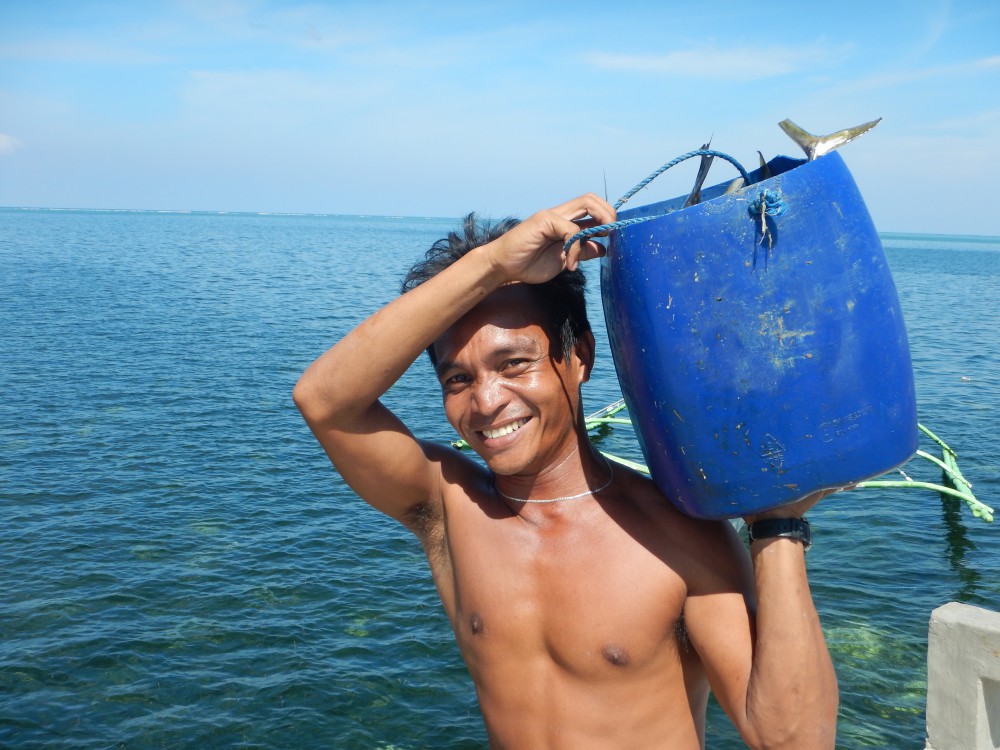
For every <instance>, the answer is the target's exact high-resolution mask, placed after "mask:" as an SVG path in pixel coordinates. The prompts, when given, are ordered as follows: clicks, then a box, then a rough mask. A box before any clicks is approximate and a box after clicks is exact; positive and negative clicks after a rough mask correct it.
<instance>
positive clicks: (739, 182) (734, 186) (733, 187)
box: [726, 177, 743, 195]
mask: <svg viewBox="0 0 1000 750" xmlns="http://www.w3.org/2000/svg"><path fill="white" fill-rule="evenodd" d="M742 187H743V178H742V177H737V178H736V179H735V180H733V181H732V182H730V183H729V187H727V188H726V195H732V194H733V193H735V192H736V191H737V190H739V189H740V188H742Z"/></svg>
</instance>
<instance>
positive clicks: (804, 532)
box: [747, 518, 812, 549]
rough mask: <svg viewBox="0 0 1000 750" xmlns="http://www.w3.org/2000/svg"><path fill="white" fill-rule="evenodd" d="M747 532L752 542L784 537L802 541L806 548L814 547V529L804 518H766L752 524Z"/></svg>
mask: <svg viewBox="0 0 1000 750" xmlns="http://www.w3.org/2000/svg"><path fill="white" fill-rule="evenodd" d="M747 533H748V534H749V535H750V542H751V543H753V542H755V541H757V540H758V539H773V538H774V537H784V538H786V539H795V540H796V541H799V542H802V544H803V545H805V548H806V549H809V548H810V547H812V531H811V530H810V528H809V522H808V521H807V520H806V519H804V518H765V519H764V520H762V521H755V522H754V523H752V524H750V526H749V527H748V528H747Z"/></svg>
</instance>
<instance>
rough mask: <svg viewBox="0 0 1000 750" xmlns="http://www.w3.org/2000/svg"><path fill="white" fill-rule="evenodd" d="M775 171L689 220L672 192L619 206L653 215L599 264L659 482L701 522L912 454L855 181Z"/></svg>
mask: <svg viewBox="0 0 1000 750" xmlns="http://www.w3.org/2000/svg"><path fill="white" fill-rule="evenodd" d="M768 167H769V169H770V171H771V174H772V175H773V176H772V177H770V178H769V179H766V180H763V181H761V182H758V183H754V184H751V185H750V186H749V187H745V188H743V189H742V190H739V191H737V192H736V193H734V194H731V195H726V194H724V193H725V189H726V184H720V185H716V186H714V187H712V188H708V189H706V190H704V191H703V196H704V200H703V202H702V203H700V204H698V205H695V206H692V207H689V208H684V209H682V208H681V206H682V205H683V203H684V200H685V198H686V196H682V197H679V198H676V199H674V200H671V201H664V202H661V203H656V204H652V205H648V206H644V207H640V208H635V209H631V210H626V211H620V212H619V214H618V218H619V219H629V218H635V217H640V216H655V217H657V218H654V219H651V220H648V221H645V222H643V223H638V224H634V225H631V226H625V227H622V228H620V229H616V230H615V231H613V232H612V233H611V235H610V237H609V242H608V253H607V256H606V257H605V259H604V260H603V261H602V266H601V290H602V297H603V302H604V313H605V319H606V322H607V327H608V334H609V339H610V343H611V351H612V354H613V356H614V361H615V368H616V369H617V372H618V380H619V383H620V385H621V388H622V394H623V395H624V397H625V401H626V403H627V405H628V410H629V413H630V415H631V417H632V422H633V424H634V426H635V429H636V434H637V437H638V439H639V443H640V445H641V447H642V451H643V454H644V455H645V458H646V462H647V464H648V466H649V469H650V472H651V475H652V478H653V481H654V482H655V483H656V484H657V486H658V487H659V488H660V490H661V491H662V492H663V493H664V494H665V495H666V496H667V497H668V498H669V499H670V500H671V501H672V502H673V503H674V504H675V505H676V506H677V507H678V508H679V509H680V510H681V511H682V512H684V513H686V514H688V515H691V516H695V517H699V518H731V517H736V516H743V515H747V514H751V513H756V512H760V511H763V510H768V509H771V508H776V507H779V506H781V505H786V504H788V503H792V502H794V501H796V500H799V499H801V498H803V497H805V496H806V495H808V494H811V493H812V492H815V491H817V490H823V489H831V488H839V487H844V486H847V485H851V484H854V483H856V482H860V481H863V480H865V479H870V478H871V477H874V476H877V475H879V474H883V473H885V472H887V471H889V470H891V469H893V468H895V467H897V466H899V465H901V464H903V463H905V462H906V461H907V460H909V459H910V458H911V457H912V455H913V454H914V452H915V451H916V449H917V415H916V399H915V396H914V389H913V368H912V364H911V361H910V350H909V344H908V342H907V338H906V329H905V327H904V325H903V317H902V312H901V310H900V307H899V299H898V297H897V295H896V288H895V285H894V284H893V281H892V276H891V275H890V273H889V267H888V264H887V262H886V258H885V253H884V252H883V250H882V245H881V242H880V241H879V238H878V234H877V233H876V231H875V227H874V225H873V224H872V220H871V217H870V216H869V214H868V211H867V209H866V208H865V204H864V201H863V200H862V198H861V194H860V193H859V192H858V189H857V186H856V185H855V183H854V180H853V179H852V177H851V174H850V172H849V171H848V170H847V167H846V166H845V164H844V162H843V160H842V159H841V157H840V155H839V154H837V153H833V154H828V155H826V156H823V157H821V158H819V159H817V160H815V161H811V162H806V161H802V160H797V159H789V158H787V157H777V158H776V159H774V160H773V161H771V162H770V163H769V165H768ZM757 177H759V175H758V174H756V173H754V174H751V178H757ZM765 191H768V192H766V193H765ZM765 197H766V198H767V199H768V200H769V201H770V203H767V202H765V203H764V205H763V210H762V201H763V199H764V198H765ZM768 208H770V209H773V210H772V211H771V213H773V214H777V213H778V212H779V211H781V213H780V215H769V214H768V212H767V209H768Z"/></svg>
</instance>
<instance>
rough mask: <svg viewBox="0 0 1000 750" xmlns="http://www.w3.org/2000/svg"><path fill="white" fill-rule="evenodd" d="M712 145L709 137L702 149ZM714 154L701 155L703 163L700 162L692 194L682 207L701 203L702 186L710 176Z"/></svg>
mask: <svg viewBox="0 0 1000 750" xmlns="http://www.w3.org/2000/svg"><path fill="white" fill-rule="evenodd" d="M711 145H712V139H711V138H709V139H708V143H703V144H702V145H701V150H702V151H704V150H706V149H707V148H709V147H710V146H711ZM714 158H715V157H714V156H704V155H702V157H701V163H699V164H698V175H697V176H696V177H695V178H694V187H693V188H692V189H691V194H690V195H689V196H688V198H687V200H686V201H684V205H683V206H681V208H687V207H688V206H697V205H698V204H699V203H701V188H702V186H703V185H704V184H705V179H706V178H707V177H708V169H709V167H711V166H712V160H713V159H714Z"/></svg>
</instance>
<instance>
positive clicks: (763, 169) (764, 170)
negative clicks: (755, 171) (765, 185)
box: [757, 151, 772, 180]
mask: <svg viewBox="0 0 1000 750" xmlns="http://www.w3.org/2000/svg"><path fill="white" fill-rule="evenodd" d="M757 156H759V157H760V179H761V180H769V179H771V177H772V175H771V168H770V167H769V166H767V159H765V158H764V154H762V153H761V152H760V151H758V152H757Z"/></svg>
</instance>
